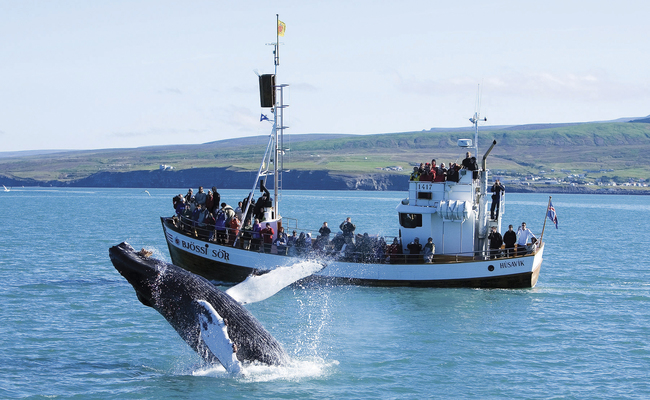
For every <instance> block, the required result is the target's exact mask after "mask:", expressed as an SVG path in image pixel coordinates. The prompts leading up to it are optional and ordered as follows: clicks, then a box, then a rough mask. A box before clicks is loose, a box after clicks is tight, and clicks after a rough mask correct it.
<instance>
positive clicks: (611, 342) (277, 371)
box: [0, 188, 650, 399]
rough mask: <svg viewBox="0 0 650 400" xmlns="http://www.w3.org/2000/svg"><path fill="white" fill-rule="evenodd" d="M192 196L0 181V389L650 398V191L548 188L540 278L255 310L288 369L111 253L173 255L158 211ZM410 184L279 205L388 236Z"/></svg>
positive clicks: (531, 205)
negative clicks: (170, 311) (219, 339)
mask: <svg viewBox="0 0 650 400" xmlns="http://www.w3.org/2000/svg"><path fill="white" fill-rule="evenodd" d="M186 191H187V189H186V188H185V189H176V190H173V189H148V191H147V192H145V190H144V189H92V188H91V189H46V188H13V190H12V191H11V192H3V193H0V207H1V208H2V210H3V211H2V218H0V234H1V236H0V237H1V239H2V243H1V245H0V282H1V284H0V321H1V323H0V349H1V350H0V398H7V399H14V398H59V399H68V398H79V399H110V398H115V399H198V398H282V399H298V398H332V399H341V398H345V399H350V398H359V399H363V398H454V399H457V398H464V399H490V398H494V399H502V398H519V399H531V398H544V399H548V398H561V399H566V398H589V399H591V398H608V399H609V398H625V399H629V398H638V399H643V398H648V397H650V384H649V383H648V376H649V375H650V344H649V338H650V279H649V276H650V274H649V269H650V262H649V261H648V256H647V250H648V248H649V244H650V236H649V235H648V234H647V232H648V221H650V201H649V198H648V197H646V196H614V195H611V196H609V195H553V199H552V201H553V204H554V206H555V208H556V210H557V214H558V220H559V229H557V230H556V229H555V227H554V225H553V224H551V223H549V222H547V224H546V229H545V232H544V241H545V242H546V248H545V251H544V262H543V264H542V270H541V274H540V278H539V281H538V283H537V286H536V287H535V288H533V289H518V290H484V289H426V288H370V287H358V286H307V287H302V286H297V285H294V286H291V287H288V288H285V289H284V290H282V291H280V292H279V293H277V294H275V295H274V296H272V297H270V298H268V299H266V300H264V301H261V302H258V303H254V304H250V305H247V306H246V307H247V308H248V309H249V310H250V311H251V312H252V313H253V314H254V315H255V316H256V317H257V318H258V319H259V320H260V321H261V323H262V324H263V325H264V326H265V327H266V328H267V330H269V332H271V334H273V335H274V336H275V337H276V338H277V339H278V341H280V342H281V343H282V344H283V345H284V347H285V349H286V350H287V352H288V353H289V354H290V356H291V358H292V361H291V363H290V364H289V365H287V366H283V367H266V366H249V367H248V368H247V371H246V374H244V375H242V376H231V375H229V374H227V373H226V372H225V370H224V369H223V368H222V367H220V366H206V365H205V364H203V363H202V362H201V360H200V358H199V357H198V356H197V355H196V354H195V353H194V352H193V351H192V350H191V349H190V348H189V346H188V345H187V344H186V343H185V342H184V341H183V340H182V339H180V337H179V336H178V335H177V334H176V332H175V331H174V330H173V329H172V328H171V326H170V325H169V324H168V323H167V322H166V321H165V320H164V318H163V317H162V316H161V315H159V314H158V313H157V312H156V311H154V310H153V309H151V308H149V307H145V306H144V305H142V304H140V302H139V301H138V300H137V298H136V296H135V293H134V291H133V288H132V287H131V285H129V284H128V283H127V282H126V280H125V279H123V278H122V277H121V276H120V275H119V273H117V271H116V270H115V269H114V268H113V266H112V264H111V262H110V260H109V258H108V248H109V247H110V246H113V245H115V244H118V243H120V242H122V241H128V242H129V243H131V244H132V245H133V246H134V247H135V248H136V249H139V248H142V247H146V248H148V249H151V250H153V252H154V257H158V258H162V259H165V260H167V261H169V255H168V252H167V246H166V244H165V241H164V237H163V234H162V228H161V224H160V219H159V217H160V216H161V215H163V216H164V215H170V214H171V213H172V197H173V196H174V195H175V194H178V193H183V194H184V193H185V192H186ZM246 194H247V191H234V190H233V191H228V190H223V191H222V192H221V196H222V197H221V198H222V199H223V201H226V202H228V203H229V204H231V205H233V206H236V203H237V201H238V200H241V199H242V198H243V197H244V196H245V195H246ZM405 196H406V195H405V193H401V192H330V191H288V192H285V193H284V194H283V197H282V207H283V208H282V213H283V215H284V216H285V217H294V218H296V219H297V220H298V225H299V226H301V227H310V228H312V229H318V228H319V227H320V226H321V225H322V223H323V222H324V221H327V222H329V225H330V227H331V228H332V230H333V231H334V232H336V231H337V230H338V225H339V224H340V223H341V222H342V221H343V220H344V219H345V218H346V217H351V218H352V221H353V222H354V223H355V224H356V225H357V232H358V233H363V232H368V233H370V234H375V233H379V234H382V235H386V236H394V235H397V226H396V225H397V217H396V213H395V207H396V206H397V204H398V202H399V201H400V200H401V199H402V198H404V197H405ZM548 200H549V196H548V195H544V194H508V195H507V206H506V208H505V210H504V212H505V213H504V220H505V224H506V225H507V224H513V225H514V226H515V227H516V226H518V225H519V224H520V223H521V222H522V221H525V222H526V223H527V225H528V226H529V227H530V228H532V230H533V231H534V232H535V233H536V234H537V235H538V236H539V234H540V233H541V230H542V225H543V222H544V214H545V210H546V206H547V204H548ZM504 229H505V227H504Z"/></svg>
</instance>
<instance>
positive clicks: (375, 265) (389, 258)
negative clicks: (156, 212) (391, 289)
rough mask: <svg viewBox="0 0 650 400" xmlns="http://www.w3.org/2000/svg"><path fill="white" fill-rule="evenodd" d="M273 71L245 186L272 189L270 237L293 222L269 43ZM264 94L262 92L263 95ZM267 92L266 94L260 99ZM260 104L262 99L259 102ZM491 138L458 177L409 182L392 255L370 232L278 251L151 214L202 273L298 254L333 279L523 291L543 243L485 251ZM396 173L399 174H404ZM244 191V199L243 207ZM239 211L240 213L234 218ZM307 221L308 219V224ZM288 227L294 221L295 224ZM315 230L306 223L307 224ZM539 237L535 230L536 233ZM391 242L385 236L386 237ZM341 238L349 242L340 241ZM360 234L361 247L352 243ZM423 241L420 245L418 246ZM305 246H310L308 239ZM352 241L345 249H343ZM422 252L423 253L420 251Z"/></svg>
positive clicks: (223, 278)
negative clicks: (253, 172) (286, 200)
mask: <svg viewBox="0 0 650 400" xmlns="http://www.w3.org/2000/svg"><path fill="white" fill-rule="evenodd" d="M275 46H276V51H275V52H274V54H275V56H276V57H275V64H276V66H275V72H276V74H273V75H262V76H261V77H260V90H261V98H262V107H265V106H268V107H271V112H273V115H274V121H273V128H272V134H271V136H270V140H269V143H268V146H267V149H266V153H265V155H264V158H263V160H262V162H261V164H260V168H259V170H258V174H257V177H256V179H255V182H254V183H253V187H252V188H253V190H252V191H251V195H250V196H252V193H254V192H255V191H256V189H257V187H258V185H259V187H260V189H261V190H263V191H266V193H268V194H269V196H270V193H269V192H268V190H266V188H265V187H264V186H265V185H264V184H263V182H264V180H266V181H267V182H268V181H271V179H272V182H273V191H274V192H273V196H271V199H272V200H271V201H269V202H268V203H266V204H265V205H264V207H263V208H262V209H261V211H260V212H262V213H263V215H264V220H263V223H264V224H266V223H269V224H270V225H271V227H272V228H273V231H274V232H275V233H274V237H273V239H275V238H276V237H277V232H278V228H280V227H282V226H285V227H286V225H289V224H294V223H295V222H296V221H295V220H292V219H289V218H285V219H283V217H282V215H281V213H280V209H279V201H278V198H279V187H280V185H281V179H282V171H283V168H284V166H283V162H282V158H283V153H284V151H283V139H282V138H283V133H284V130H285V129H286V128H285V127H284V125H283V113H284V110H285V105H284V103H283V91H284V88H285V87H286V86H287V85H276V84H275V77H276V75H277V64H278V62H277V50H278V49H277V46H278V45H277V43H276V44H275ZM265 97H266V99H265ZM269 99H271V100H270V101H269ZM265 101H266V103H265ZM478 117H479V116H478V113H475V115H474V117H473V118H471V119H470V120H471V121H472V123H473V124H474V125H475V128H476V131H475V132H476V133H475V138H474V142H473V148H474V150H475V154H478V144H477V141H478V121H479V118H478ZM458 142H459V146H460V147H461V148H463V150H459V151H463V152H464V151H465V147H469V146H472V140H471V139H461V140H459V141H458ZM495 145H496V141H494V142H493V143H492V145H491V147H490V148H489V150H488V151H487V152H486V153H485V155H484V156H483V159H482V163H481V165H480V166H479V167H478V169H477V170H468V169H461V170H460V171H459V179H458V181H457V182H454V181H443V182H428V181H427V182H425V181H410V182H409V190H408V192H407V193H406V197H405V198H404V199H403V200H402V201H401V202H400V203H399V204H398V205H397V208H396V210H395V211H396V212H397V215H396V216H395V217H391V216H389V215H387V216H386V217H387V218H395V220H396V221H399V227H396V228H395V231H396V232H395V233H396V235H395V236H396V237H397V240H398V247H399V250H400V251H399V252H400V253H401V254H394V252H393V253H391V254H386V251H385V249H381V248H380V249H379V250H378V248H377V245H378V244H380V243H382V242H381V239H380V238H378V237H376V236H375V237H368V238H358V237H357V241H356V243H354V244H351V245H347V244H346V245H342V243H341V240H345V239H341V238H340V237H335V238H334V239H333V240H331V241H324V240H323V241H321V242H317V241H315V242H314V243H313V244H314V245H315V247H316V248H318V250H314V249H313V248H312V250H311V251H308V252H305V253H302V254H300V252H299V251H295V252H294V251H292V250H293V249H291V248H290V249H289V251H288V252H287V253H286V254H278V253H284V251H282V250H283V248H282V247H280V251H279V252H278V250H277V246H275V245H271V246H267V248H266V251H267V252H264V246H260V249H259V250H258V249H257V248H256V246H254V245H253V246H250V247H249V244H250V240H249V239H248V238H247V236H245V235H246V234H247V232H244V231H243V230H240V231H239V233H238V234H237V236H236V237H233V238H231V240H229V243H230V244H226V243H220V242H218V241H217V240H216V238H215V236H216V235H215V232H214V227H213V226H205V225H201V224H197V223H196V222H194V221H191V220H189V219H187V218H185V217H182V216H174V217H161V221H162V226H163V230H164V233H165V238H166V241H167V245H168V247H169V252H170V256H171V259H172V262H173V263H174V264H175V265H177V266H180V267H182V268H185V269H187V270H189V271H191V272H194V273H197V274H199V275H202V276H204V277H206V278H208V279H210V280H214V281H220V282H240V281H243V280H244V279H246V278H247V277H248V276H249V275H251V274H263V273H265V272H268V271H270V270H273V269H276V268H280V267H287V266H291V265H294V264H296V263H297V262H298V261H300V259H301V258H309V259H313V260H317V261H318V262H320V263H322V264H323V266H324V268H323V269H322V270H320V271H319V272H317V273H315V274H314V275H312V276H311V277H310V278H309V279H314V280H325V281H330V282H337V283H349V284H360V285H373V286H427V287H473V288H530V287H534V286H535V284H536V283H537V279H538V277H539V272H540V268H541V265H542V256H543V253H544V243H543V242H542V241H541V240H540V241H539V242H537V243H535V244H530V245H528V246H526V247H525V248H524V247H520V248H519V249H518V252H519V255H514V252H513V253H510V254H506V253H505V252H502V253H501V254H499V256H498V257H495V258H492V257H494V254H490V249H489V246H488V232H489V230H490V229H491V227H492V226H496V227H497V230H498V231H499V232H501V220H502V217H503V215H504V213H505V207H504V206H505V204H504V202H505V200H504V196H501V198H500V202H501V204H500V212H499V214H498V217H497V218H496V219H494V220H493V219H490V218H489V217H490V215H489V214H490V213H489V208H488V207H489V205H490V201H489V198H488V197H490V196H489V194H488V170H487V167H486V159H487V157H488V155H489V153H490V151H491V150H492V148H493V147H494V146H495ZM404 179H409V178H408V177H407V176H405V177H404ZM250 196H249V201H248V204H249V205H250V203H251V202H250V199H251V197H250ZM247 212H248V206H247V209H246V210H245V211H244V215H246V214H247ZM314 222H315V221H309V223H314ZM296 225H297V223H296ZM313 227H315V226H313ZM416 237H418V238H422V239H423V242H425V241H426V238H429V237H431V238H433V243H434V244H435V252H434V253H433V256H432V257H431V260H430V261H429V262H427V261H425V257H424V256H423V255H422V254H414V255H411V254H409V250H408V248H407V245H408V244H409V243H411V242H412V241H413V240H414V239H415V238H416ZM541 237H542V238H543V232H542V236H541ZM386 239H387V240H386V242H388V243H391V241H392V239H393V238H386ZM347 240H348V242H350V240H349V239H347ZM361 241H365V242H364V244H365V245H364V244H362V243H360V242H361ZM422 244H424V243H422ZM310 247H311V246H310ZM352 247H355V251H350V248H352ZM427 258H430V257H427Z"/></svg>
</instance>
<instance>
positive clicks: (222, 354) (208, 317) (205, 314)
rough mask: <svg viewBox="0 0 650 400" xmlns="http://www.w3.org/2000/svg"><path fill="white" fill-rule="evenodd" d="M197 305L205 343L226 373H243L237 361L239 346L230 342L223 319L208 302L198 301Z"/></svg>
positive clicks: (202, 337) (200, 327)
mask: <svg viewBox="0 0 650 400" xmlns="http://www.w3.org/2000/svg"><path fill="white" fill-rule="evenodd" d="M196 303H197V304H198V305H199V309H200V314H199V325H200V326H199V329H200V330H201V339H202V340H203V343H204V344H205V345H206V347H207V348H208V349H209V350H210V352H211V353H212V354H213V355H214V356H215V357H216V358H217V359H218V360H219V362H220V363H221V365H223V367H224V368H225V369H226V371H228V372H229V373H231V374H239V373H241V372H242V365H241V363H240V362H239V360H238V359H237V354H236V353H237V346H236V345H235V344H234V343H233V342H232V340H230V337H229V336H228V327H227V326H226V324H225V322H224V320H223V318H222V317H221V316H220V315H219V313H217V312H216V311H215V309H214V308H213V307H212V305H211V304H210V303H208V302H207V301H205V300H197V301H196Z"/></svg>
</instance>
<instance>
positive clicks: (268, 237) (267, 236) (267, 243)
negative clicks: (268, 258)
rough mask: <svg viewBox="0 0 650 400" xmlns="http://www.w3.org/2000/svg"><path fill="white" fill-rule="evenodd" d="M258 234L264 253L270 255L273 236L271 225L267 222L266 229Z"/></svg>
mask: <svg viewBox="0 0 650 400" xmlns="http://www.w3.org/2000/svg"><path fill="white" fill-rule="evenodd" d="M260 233H261V234H262V240H263V241H264V252H265V253H270V252H271V245H272V244H273V235H274V234H275V231H274V230H273V228H272V227H271V224H269V223H268V222H267V223H266V227H265V228H264V229H262V230H261V231H260Z"/></svg>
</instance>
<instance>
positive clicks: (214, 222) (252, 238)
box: [173, 152, 536, 263]
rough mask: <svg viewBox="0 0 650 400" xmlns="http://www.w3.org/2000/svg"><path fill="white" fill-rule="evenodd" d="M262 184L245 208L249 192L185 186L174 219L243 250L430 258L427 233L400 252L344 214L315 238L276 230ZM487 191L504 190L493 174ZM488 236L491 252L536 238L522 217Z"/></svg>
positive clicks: (507, 251)
mask: <svg viewBox="0 0 650 400" xmlns="http://www.w3.org/2000/svg"><path fill="white" fill-rule="evenodd" d="M467 157H468V159H470V162H471V159H472V158H473V157H470V153H469V152H468V153H467ZM432 164H433V165H434V166H435V160H432ZM474 164H475V160H474ZM441 165H444V164H441ZM468 165H469V167H468V168H467V169H469V170H472V169H471V168H472V165H471V164H468ZM425 168H426V166H425ZM414 172H415V171H414ZM447 174H448V172H447ZM447 176H448V175H447ZM262 188H263V194H262V195H261V196H260V197H259V198H258V199H257V201H256V200H255V198H254V197H253V196H252V195H251V196H250V206H249V207H248V210H247V204H248V201H249V197H246V198H244V199H243V200H242V201H240V202H238V203H237V207H235V208H233V207H232V206H230V205H228V204H226V203H225V202H221V196H220V195H219V192H218V191H217V188H216V187H214V186H213V187H212V189H211V190H208V191H207V193H206V192H204V190H203V187H199V190H198V192H197V193H196V194H194V191H193V189H191V188H190V189H189V190H188V191H187V194H186V195H185V196H183V195H182V194H178V195H177V196H174V198H173V205H174V210H175V211H176V217H175V219H174V221H175V224H176V225H177V227H179V228H182V229H185V230H188V231H189V232H190V233H191V234H193V235H195V236H197V237H201V238H202V239H207V240H209V241H212V242H215V243H218V244H220V245H225V246H234V247H237V248H241V249H245V250H252V251H260V252H262V251H263V252H266V253H277V254H280V255H290V256H293V255H302V256H306V255H310V254H313V255H319V256H322V255H326V256H336V257H339V258H342V259H344V260H347V261H353V262H372V263H377V262H379V263H384V262H412V263H419V262H427V263H431V262H433V255H434V253H435V245H434V243H433V239H432V238H429V239H428V240H427V243H426V244H425V245H424V246H423V245H422V244H420V243H419V238H415V240H414V241H413V242H411V243H409V244H408V245H407V246H406V253H405V254H404V252H403V251H402V248H403V247H402V243H401V241H400V239H399V238H394V239H393V241H392V243H390V244H389V243H387V242H386V241H385V239H384V238H383V237H374V236H369V235H368V233H364V234H357V233H355V231H356V225H354V224H353V223H352V220H351V218H350V217H348V218H347V219H346V220H345V221H343V222H342V223H341V224H340V225H339V230H340V231H339V232H338V233H336V234H335V235H334V236H333V237H331V236H332V230H331V229H330V227H329V226H328V224H327V222H324V223H323V226H321V227H320V229H319V230H318V235H317V236H316V237H315V238H313V237H312V234H311V232H306V233H305V232H300V234H298V233H297V231H295V230H293V231H292V232H291V234H288V233H286V232H285V230H284V227H282V226H281V227H279V228H278V232H277V234H276V232H275V230H274V229H273V227H272V226H271V224H270V223H268V222H265V221H264V216H265V213H264V211H265V209H266V208H269V207H272V205H273V202H272V198H271V196H270V194H269V192H268V191H267V190H266V189H265V188H264V187H263V184H262ZM492 191H493V192H495V193H494V194H493V199H492V201H493V204H498V200H499V195H500V193H502V192H503V191H505V188H504V187H503V185H502V184H501V183H500V182H499V180H496V181H495V183H494V186H493V188H492ZM495 196H496V198H495ZM491 211H492V215H491V219H496V218H498V213H499V209H498V207H496V210H495V208H494V207H493V208H492V210H491ZM495 211H496V213H495ZM245 212H246V215H245V216H244V213H245ZM242 220H243V221H244V223H243V224H242V222H241V221H242ZM488 238H489V241H490V250H491V252H490V253H491V257H492V258H497V257H501V256H504V255H505V256H506V257H511V256H514V255H523V254H526V253H528V252H530V250H531V248H530V245H527V244H528V242H532V244H533V245H534V244H535V242H536V238H535V235H533V233H532V232H531V231H530V230H529V229H527V228H526V224H525V223H522V226H520V227H519V229H518V230H517V232H516V233H515V232H514V231H513V228H512V225H510V227H509V231H508V232H506V233H505V234H504V235H503V236H501V234H500V233H498V232H497V231H496V227H493V228H492V231H491V232H490V235H489V237H488ZM515 242H516V245H515ZM502 249H503V252H502Z"/></svg>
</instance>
